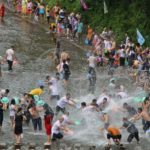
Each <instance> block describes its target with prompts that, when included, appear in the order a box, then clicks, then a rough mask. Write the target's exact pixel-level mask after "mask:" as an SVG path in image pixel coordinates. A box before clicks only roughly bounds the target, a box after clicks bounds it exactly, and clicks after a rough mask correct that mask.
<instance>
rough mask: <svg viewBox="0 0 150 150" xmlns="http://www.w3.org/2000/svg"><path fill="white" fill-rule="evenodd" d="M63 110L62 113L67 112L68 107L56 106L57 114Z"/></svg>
mask: <svg viewBox="0 0 150 150" xmlns="http://www.w3.org/2000/svg"><path fill="white" fill-rule="evenodd" d="M60 111H61V112H62V113H65V111H66V109H65V108H61V107H59V106H56V115H57V114H58V113H59V112H60Z"/></svg>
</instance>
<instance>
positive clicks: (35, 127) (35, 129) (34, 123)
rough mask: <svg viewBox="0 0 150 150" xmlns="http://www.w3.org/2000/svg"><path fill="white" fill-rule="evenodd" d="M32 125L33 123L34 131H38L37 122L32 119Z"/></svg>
mask: <svg viewBox="0 0 150 150" xmlns="http://www.w3.org/2000/svg"><path fill="white" fill-rule="evenodd" d="M32 123H33V128H34V131H35V132H36V131H37V120H36V119H32Z"/></svg>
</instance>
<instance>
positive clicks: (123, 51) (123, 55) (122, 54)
mask: <svg viewBox="0 0 150 150" xmlns="http://www.w3.org/2000/svg"><path fill="white" fill-rule="evenodd" d="M119 54H120V57H122V58H125V50H124V49H123V48H122V49H120V50H119Z"/></svg>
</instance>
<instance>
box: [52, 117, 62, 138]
mask: <svg viewBox="0 0 150 150" xmlns="http://www.w3.org/2000/svg"><path fill="white" fill-rule="evenodd" d="M60 127H61V123H60V121H59V120H58V121H56V122H55V123H54V124H53V127H52V141H56V140H57V139H62V138H63V134H62V133H61V132H60Z"/></svg>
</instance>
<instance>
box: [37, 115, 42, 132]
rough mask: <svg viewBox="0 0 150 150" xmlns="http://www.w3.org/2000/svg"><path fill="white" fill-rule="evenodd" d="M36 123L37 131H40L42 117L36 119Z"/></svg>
mask: <svg viewBox="0 0 150 150" xmlns="http://www.w3.org/2000/svg"><path fill="white" fill-rule="evenodd" d="M37 124H38V127H39V131H41V130H42V119H41V117H40V118H38V119H37Z"/></svg>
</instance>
